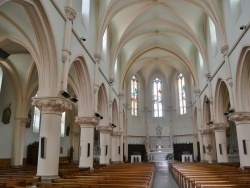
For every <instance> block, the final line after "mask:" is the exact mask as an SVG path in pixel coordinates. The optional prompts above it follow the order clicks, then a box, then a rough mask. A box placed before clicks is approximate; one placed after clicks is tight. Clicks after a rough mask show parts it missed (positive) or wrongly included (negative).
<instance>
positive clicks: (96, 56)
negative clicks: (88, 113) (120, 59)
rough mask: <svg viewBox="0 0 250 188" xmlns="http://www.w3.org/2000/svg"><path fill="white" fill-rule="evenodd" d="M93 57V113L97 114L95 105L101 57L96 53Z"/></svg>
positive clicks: (96, 102)
mask: <svg viewBox="0 0 250 188" xmlns="http://www.w3.org/2000/svg"><path fill="white" fill-rule="evenodd" d="M94 57H95V73H94V76H95V77H94V78H95V79H94V112H97V111H98V109H97V104H98V90H99V83H98V82H99V64H100V61H101V55H100V54H98V53H95V54H94Z"/></svg>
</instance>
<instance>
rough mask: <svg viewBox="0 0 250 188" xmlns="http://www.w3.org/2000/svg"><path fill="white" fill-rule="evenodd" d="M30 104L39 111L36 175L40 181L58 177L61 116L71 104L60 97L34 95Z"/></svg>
mask: <svg viewBox="0 0 250 188" xmlns="http://www.w3.org/2000/svg"><path fill="white" fill-rule="evenodd" d="M32 105H35V106H36V107H37V108H38V109H39V110H40V112H41V125H40V138H39V152H38V165H37V176H40V177H41V180H42V181H43V180H45V181H46V180H50V179H55V178H59V176H58V166H59V152H60V132H61V118H62V113H63V112H65V111H66V110H70V109H71V108H72V104H71V103H70V102H69V101H68V100H66V99H64V98H61V97H36V98H33V101H32Z"/></svg>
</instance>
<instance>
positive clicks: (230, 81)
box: [226, 78, 233, 87]
mask: <svg viewBox="0 0 250 188" xmlns="http://www.w3.org/2000/svg"><path fill="white" fill-rule="evenodd" d="M226 81H227V83H228V85H229V86H230V87H233V80H232V78H227V79H226Z"/></svg>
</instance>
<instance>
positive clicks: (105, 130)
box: [97, 126, 112, 134]
mask: <svg viewBox="0 0 250 188" xmlns="http://www.w3.org/2000/svg"><path fill="white" fill-rule="evenodd" d="M97 130H98V131H99V132H100V134H110V133H111V132H112V128H111V127H110V126H98V127H97Z"/></svg>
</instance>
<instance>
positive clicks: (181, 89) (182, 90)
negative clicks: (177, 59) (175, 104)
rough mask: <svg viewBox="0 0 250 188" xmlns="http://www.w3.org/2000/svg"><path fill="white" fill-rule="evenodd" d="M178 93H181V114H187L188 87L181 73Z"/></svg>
mask: <svg viewBox="0 0 250 188" xmlns="http://www.w3.org/2000/svg"><path fill="white" fill-rule="evenodd" d="M178 93H179V108H180V114H181V115H183V114H186V113H187V109H186V85H185V78H184V76H183V75H182V74H181V73H180V74H179V76H178Z"/></svg>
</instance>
